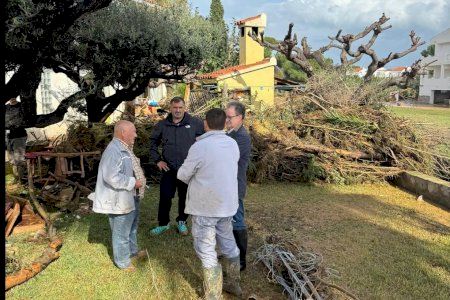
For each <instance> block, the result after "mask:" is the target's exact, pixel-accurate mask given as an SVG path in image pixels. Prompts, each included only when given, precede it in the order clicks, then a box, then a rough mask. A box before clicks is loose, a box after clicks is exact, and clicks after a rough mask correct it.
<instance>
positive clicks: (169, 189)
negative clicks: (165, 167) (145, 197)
mask: <svg viewBox="0 0 450 300" xmlns="http://www.w3.org/2000/svg"><path fill="white" fill-rule="evenodd" d="M176 191H178V217H177V219H176V221H177V222H178V221H186V220H187V218H188V216H189V215H187V214H185V213H184V207H185V206H186V193H187V184H185V183H184V182H182V181H180V180H178V179H177V170H172V169H171V170H169V171H167V172H164V173H163V175H162V178H161V183H160V184H159V209H158V221H159V226H165V225H167V224H169V222H170V208H171V207H172V198H173V197H175V192H176Z"/></svg>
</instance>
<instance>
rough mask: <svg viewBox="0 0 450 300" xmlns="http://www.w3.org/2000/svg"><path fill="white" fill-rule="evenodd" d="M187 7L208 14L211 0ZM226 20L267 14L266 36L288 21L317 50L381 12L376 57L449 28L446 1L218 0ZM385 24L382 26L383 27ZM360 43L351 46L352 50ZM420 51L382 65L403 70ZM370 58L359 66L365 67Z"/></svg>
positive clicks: (195, 0)
mask: <svg viewBox="0 0 450 300" xmlns="http://www.w3.org/2000/svg"><path fill="white" fill-rule="evenodd" d="M190 1H191V6H192V8H194V9H195V8H197V9H198V11H199V12H200V14H201V15H204V16H207V15H208V14H209V7H210V3H211V0H190ZM222 5H223V7H224V11H225V22H226V23H227V24H230V23H231V22H232V21H233V19H236V20H238V19H242V18H246V17H250V16H254V15H258V14H260V13H262V12H264V13H266V14H267V28H266V30H265V32H266V34H265V35H266V36H273V37H275V38H277V39H282V38H283V37H284V35H286V32H287V29H288V25H289V23H290V22H293V23H294V32H295V33H297V35H298V37H299V40H300V39H301V38H302V37H304V36H306V37H308V41H309V43H310V46H311V47H312V48H313V49H317V48H318V47H321V46H323V45H325V44H327V43H328V41H329V40H328V36H329V35H335V34H336V33H337V31H338V30H339V29H342V30H343V31H342V34H347V33H353V34H356V33H358V32H360V31H362V30H363V29H364V27H366V26H367V25H369V24H371V23H372V22H374V21H376V20H378V18H379V17H381V15H382V13H383V12H384V13H385V14H386V16H387V17H389V18H390V20H389V21H388V23H386V24H390V25H392V28H391V29H389V30H386V31H384V32H382V33H381V34H380V35H379V36H378V39H377V41H376V43H375V45H374V47H373V49H375V50H376V52H377V54H378V56H379V57H383V58H384V57H386V56H387V55H388V54H389V52H391V51H392V52H400V51H403V50H405V49H408V48H409V47H410V45H411V40H410V38H409V36H408V34H409V32H410V31H411V29H413V30H414V31H415V32H416V34H417V35H418V36H420V37H421V38H422V40H423V41H426V42H427V43H428V42H429V41H430V39H431V38H432V37H433V36H435V35H437V34H438V33H440V32H442V31H444V30H445V29H447V28H450V0H222ZM386 24H385V25H386ZM359 45H360V43H357V42H355V44H354V47H357V46H359ZM426 46H427V45H424V46H422V47H419V49H418V50H417V51H416V52H413V53H410V54H408V55H406V56H405V57H403V58H401V59H397V60H394V61H392V62H390V63H389V64H388V65H387V66H386V67H387V68H390V67H394V66H406V65H410V64H412V63H413V62H414V60H416V59H418V58H419V57H420V51H422V50H423V49H425V48H426ZM326 55H327V56H329V57H331V58H333V60H334V62H335V63H336V62H338V61H339V53H338V52H337V50H334V51H328V52H327V54H326ZM368 62H369V60H368V59H365V60H361V61H360V63H359V65H361V66H365V67H366V66H367V65H368Z"/></svg>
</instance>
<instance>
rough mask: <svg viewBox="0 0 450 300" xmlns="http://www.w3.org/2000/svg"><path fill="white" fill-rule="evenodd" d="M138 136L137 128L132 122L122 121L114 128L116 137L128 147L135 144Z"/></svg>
mask: <svg viewBox="0 0 450 300" xmlns="http://www.w3.org/2000/svg"><path fill="white" fill-rule="evenodd" d="M136 136H137V135H136V128H135V127H134V124H133V123H131V122H130V121H126V120H120V121H119V122H117V123H116V125H115V126H114V137H115V138H118V139H120V140H122V141H123V142H124V143H126V144H127V145H128V146H132V145H133V144H134V139H135V138H136Z"/></svg>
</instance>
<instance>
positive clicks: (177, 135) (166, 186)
mask: <svg viewBox="0 0 450 300" xmlns="http://www.w3.org/2000/svg"><path fill="white" fill-rule="evenodd" d="M185 110H186V109H185V103H184V100H183V98H181V97H175V98H173V99H172V100H170V114H169V115H168V116H167V118H166V119H164V120H162V121H160V122H158V124H157V125H156V127H155V128H154V130H153V132H152V135H151V137H150V159H151V160H152V161H153V162H154V163H156V165H157V166H158V168H159V170H160V171H162V172H163V175H162V178H161V182H160V198H159V209H158V222H159V226H157V227H155V228H153V229H152V230H151V233H152V234H154V235H159V234H161V233H163V232H165V231H166V230H168V229H169V228H170V225H169V223H170V216H169V215H170V208H171V206H172V198H173V197H174V196H175V192H176V191H177V190H178V217H177V219H176V221H177V229H178V232H179V233H180V234H182V235H187V234H188V229H187V226H186V220H187V218H188V215H187V214H185V213H184V208H185V203H186V192H187V184H185V183H184V182H182V181H180V180H178V179H177V171H178V169H179V168H180V167H181V165H182V164H183V162H184V160H185V158H186V156H187V154H188V151H189V148H190V147H191V145H192V144H193V143H194V142H195V140H196V138H197V137H198V136H200V135H202V134H203V133H204V128H203V121H202V120H200V119H198V118H195V117H192V116H191V115H189V114H188V113H186V112H185ZM160 145H161V146H162V155H160V153H159V151H158V147H159V146H160Z"/></svg>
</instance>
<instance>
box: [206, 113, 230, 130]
mask: <svg viewBox="0 0 450 300" xmlns="http://www.w3.org/2000/svg"><path fill="white" fill-rule="evenodd" d="M226 117H227V115H226V114H225V112H224V111H223V110H221V109H220V108H212V109H210V110H208V112H207V113H206V123H207V124H208V127H209V129H211V130H223V129H224V127H225V119H226Z"/></svg>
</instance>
